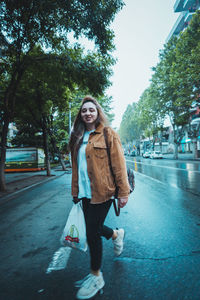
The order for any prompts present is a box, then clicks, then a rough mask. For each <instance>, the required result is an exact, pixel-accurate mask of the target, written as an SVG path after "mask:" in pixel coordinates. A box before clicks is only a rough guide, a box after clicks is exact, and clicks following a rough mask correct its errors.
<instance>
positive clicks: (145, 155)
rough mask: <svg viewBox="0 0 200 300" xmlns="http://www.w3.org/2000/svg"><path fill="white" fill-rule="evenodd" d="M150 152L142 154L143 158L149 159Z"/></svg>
mask: <svg viewBox="0 0 200 300" xmlns="http://www.w3.org/2000/svg"><path fill="white" fill-rule="evenodd" d="M150 154H151V152H150V151H146V152H144V153H143V157H144V158H149V157H150Z"/></svg>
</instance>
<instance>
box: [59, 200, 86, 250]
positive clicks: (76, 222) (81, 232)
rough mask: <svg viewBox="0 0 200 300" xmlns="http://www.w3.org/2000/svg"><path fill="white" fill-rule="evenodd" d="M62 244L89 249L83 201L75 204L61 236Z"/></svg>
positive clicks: (79, 248)
mask: <svg viewBox="0 0 200 300" xmlns="http://www.w3.org/2000/svg"><path fill="white" fill-rule="evenodd" d="M60 242H61V245H63V246H66V247H71V248H75V249H78V250H81V251H84V252H85V251H86V250H87V238H86V227H85V218H84V214H83V209H82V206H81V202H78V203H77V204H73V206H72V209H71V211H70V213H69V216H68V219H67V223H66V225H65V227H64V230H63V233H62V236H61V238H60Z"/></svg>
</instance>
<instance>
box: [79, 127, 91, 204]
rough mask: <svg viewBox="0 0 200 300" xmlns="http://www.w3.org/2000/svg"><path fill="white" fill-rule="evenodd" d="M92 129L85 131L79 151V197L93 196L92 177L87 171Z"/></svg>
mask: <svg viewBox="0 0 200 300" xmlns="http://www.w3.org/2000/svg"><path fill="white" fill-rule="evenodd" d="M93 131H94V130H91V131H85V133H84V136H83V142H82V144H81V146H80V148H79V151H78V189H79V192H78V198H79V199H80V198H89V199H91V198H92V192H91V186H90V179H89V177H88V172H87V159H86V153H85V152H86V151H85V150H86V146H87V143H88V140H89V136H90V133H91V132H93Z"/></svg>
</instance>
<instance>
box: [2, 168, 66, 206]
mask: <svg viewBox="0 0 200 300" xmlns="http://www.w3.org/2000/svg"><path fill="white" fill-rule="evenodd" d="M66 173H71V168H70V167H67V170H66V171H63V170H62V168H61V166H57V167H55V168H53V169H51V176H47V175H46V171H39V172H23V173H21V172H18V173H17V172H16V173H6V174H5V176H6V188H7V190H6V192H0V204H1V203H3V202H4V201H6V200H9V199H10V198H13V197H14V196H15V195H17V194H18V193H20V192H22V191H25V190H27V189H30V188H32V187H34V186H37V185H40V184H42V183H45V182H47V181H50V180H53V179H55V178H58V177H60V176H62V175H64V174H66Z"/></svg>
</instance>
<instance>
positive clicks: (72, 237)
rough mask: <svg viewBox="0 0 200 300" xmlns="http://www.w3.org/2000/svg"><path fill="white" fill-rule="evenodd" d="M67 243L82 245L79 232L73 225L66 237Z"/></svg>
mask: <svg viewBox="0 0 200 300" xmlns="http://www.w3.org/2000/svg"><path fill="white" fill-rule="evenodd" d="M65 241H69V242H74V243H77V244H78V243H80V240H79V232H78V229H77V227H76V226H75V225H71V227H70V229H69V231H68V233H67V235H66V237H65Z"/></svg>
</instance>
